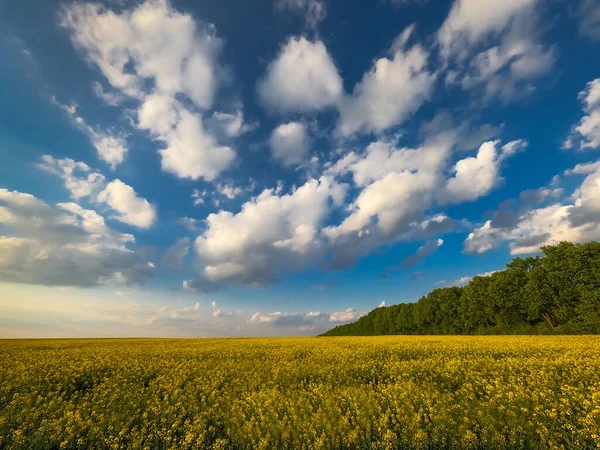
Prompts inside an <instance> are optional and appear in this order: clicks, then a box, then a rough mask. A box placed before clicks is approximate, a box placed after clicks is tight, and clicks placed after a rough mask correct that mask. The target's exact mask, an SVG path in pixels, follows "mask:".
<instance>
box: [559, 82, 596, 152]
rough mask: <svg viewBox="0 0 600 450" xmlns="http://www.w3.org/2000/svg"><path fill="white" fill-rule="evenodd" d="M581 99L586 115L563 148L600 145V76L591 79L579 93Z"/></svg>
mask: <svg viewBox="0 0 600 450" xmlns="http://www.w3.org/2000/svg"><path fill="white" fill-rule="evenodd" d="M579 99H580V100H581V102H582V103H583V110H584V111H585V112H586V115H585V116H583V118H582V119H581V122H580V123H579V125H576V126H575V127H574V128H573V132H572V133H571V135H570V136H569V138H568V139H567V141H566V142H565V144H564V146H563V148H565V149H571V148H574V147H577V149H580V150H585V149H596V148H598V147H600V78H596V79H595V80H593V81H590V82H589V83H588V84H587V86H586V88H585V89H584V90H583V91H581V92H580V93H579Z"/></svg>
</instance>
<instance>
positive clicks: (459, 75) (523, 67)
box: [437, 0, 557, 102]
mask: <svg viewBox="0 0 600 450" xmlns="http://www.w3.org/2000/svg"><path fill="white" fill-rule="evenodd" d="M535 4H536V0H506V1H503V2H496V1H493V0H457V1H456V2H455V3H454V5H453V7H452V10H451V11H450V14H449V15H448V18H447V19H446V21H445V22H444V24H443V25H442V27H441V28H440V30H439V32H438V34H437V38H438V42H439V44H440V46H441V52H442V58H443V59H444V60H445V62H446V63H447V64H450V68H449V70H448V72H447V76H446V82H447V83H450V84H452V83H458V84H460V85H461V86H462V87H463V88H464V89H466V90H472V91H473V94H474V96H476V97H477V98H478V99H482V100H483V101H489V100H491V99H492V98H495V97H497V98H499V99H501V100H502V101H504V102H508V101H511V100H514V99H516V98H519V97H521V96H524V95H527V94H529V93H531V92H532V91H534V90H535V87H534V86H533V85H532V81H533V80H534V79H536V78H539V77H540V76H542V75H545V74H546V73H549V72H550V71H551V70H552V68H553V67H554V64H555V62H556V56H557V55H556V49H555V48H554V47H548V46H546V45H544V44H542V42H541V39H540V34H541V33H542V32H543V30H544V27H543V26H542V24H543V22H542V21H541V20H540V18H539V12H538V10H536V9H535V8H534V5H535ZM472 55H474V56H473V57H472V58H468V57H469V56H472Z"/></svg>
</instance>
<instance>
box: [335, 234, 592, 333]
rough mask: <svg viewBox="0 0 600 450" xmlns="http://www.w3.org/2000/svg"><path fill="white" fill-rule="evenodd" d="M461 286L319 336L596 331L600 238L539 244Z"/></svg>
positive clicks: (382, 309)
mask: <svg viewBox="0 0 600 450" xmlns="http://www.w3.org/2000/svg"><path fill="white" fill-rule="evenodd" d="M541 250H542V255H541V256H528V257H525V258H521V257H519V258H514V259H513V260H512V261H511V262H510V263H508V264H507V265H506V269H505V270H502V271H498V272H495V273H493V274H492V275H490V276H476V277H474V278H473V279H472V280H471V281H470V282H469V283H468V284H467V285H466V286H464V287H457V286H453V287H446V288H440V289H434V290H433V291H431V292H430V293H429V294H427V295H425V296H423V297H421V298H420V299H419V301H417V302H415V303H401V304H398V305H392V306H389V307H380V308H376V309H374V310H373V311H371V312H370V313H369V314H367V315H366V316H363V317H361V318H360V319H359V320H358V321H356V322H354V323H350V324H347V325H340V326H337V327H335V328H333V329H332V330H329V331H327V332H326V333H324V334H323V336H370V335H389V334H548V333H561V334H600V243H599V242H590V243H586V244H572V243H569V242H561V243H560V244H558V245H552V246H545V247H542V249H541Z"/></svg>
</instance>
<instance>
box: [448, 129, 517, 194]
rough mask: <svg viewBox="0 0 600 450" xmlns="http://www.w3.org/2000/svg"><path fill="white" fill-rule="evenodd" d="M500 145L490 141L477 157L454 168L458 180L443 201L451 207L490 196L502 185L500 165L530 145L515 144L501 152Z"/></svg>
mask: <svg viewBox="0 0 600 450" xmlns="http://www.w3.org/2000/svg"><path fill="white" fill-rule="evenodd" d="M499 143H500V141H488V142H485V143H483V144H482V145H481V147H479V151H478V152H477V156H476V157H469V158H465V159H462V160H460V161H458V162H457V163H456V165H455V166H454V172H455V175H454V177H452V178H450V179H449V180H448V181H447V182H446V186H445V189H444V191H443V192H442V193H441V194H440V196H441V199H442V200H443V201H445V202H447V203H462V202H464V201H470V200H475V199H477V198H479V197H482V196H484V195H487V194H488V193H489V192H490V191H491V190H492V189H493V188H494V187H495V186H497V185H498V183H500V182H501V181H502V178H501V177H500V176H499V170H500V163H501V162H502V161H503V160H504V159H506V158H507V157H509V156H512V155H513V154H515V153H516V152H517V151H519V150H520V149H522V148H524V147H525V146H526V145H527V143H526V142H525V141H523V140H518V141H512V142H509V143H507V144H505V145H504V146H502V147H501V148H499V149H498V148H497V147H498V145H499Z"/></svg>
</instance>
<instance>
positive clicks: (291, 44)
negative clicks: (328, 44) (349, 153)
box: [257, 37, 343, 113]
mask: <svg viewBox="0 0 600 450" xmlns="http://www.w3.org/2000/svg"><path fill="white" fill-rule="evenodd" d="M257 89H258V95H259V97H260V99H261V100H262V102H263V103H264V104H265V105H266V106H267V107H268V108H269V109H271V110H273V111H276V112H279V113H290V112H309V111H316V110H321V109H324V108H327V107H329V106H331V105H334V104H336V103H337V101H338V100H339V98H340V96H341V95H342V92H343V86H342V79H341V77H340V75H339V73H338V70H337V68H336V66H335V63H334V62H333V60H332V59H331V56H330V55H329V53H328V52H327V48H325V44H323V42H321V41H314V42H311V41H309V40H307V39H306V38H305V37H295V38H291V39H290V40H289V41H288V42H287V43H286V45H285V46H284V47H283V48H282V49H281V52H280V53H279V55H278V56H277V58H275V60H273V61H272V62H271V63H270V64H269V67H268V68H267V73H266V75H265V77H264V78H263V79H262V80H260V81H259V82H258V86H257Z"/></svg>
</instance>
